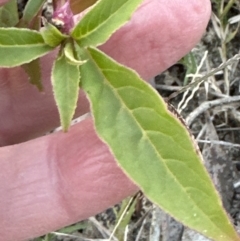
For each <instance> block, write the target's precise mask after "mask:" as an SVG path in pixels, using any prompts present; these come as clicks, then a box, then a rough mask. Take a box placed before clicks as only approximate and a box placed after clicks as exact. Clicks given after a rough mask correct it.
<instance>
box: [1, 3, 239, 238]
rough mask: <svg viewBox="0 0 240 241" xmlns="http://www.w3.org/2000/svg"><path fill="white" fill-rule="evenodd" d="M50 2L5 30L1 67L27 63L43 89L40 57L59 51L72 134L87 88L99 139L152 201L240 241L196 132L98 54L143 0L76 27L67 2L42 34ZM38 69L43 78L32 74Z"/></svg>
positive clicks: (134, 77)
mask: <svg viewBox="0 0 240 241" xmlns="http://www.w3.org/2000/svg"><path fill="white" fill-rule="evenodd" d="M43 2H44V1H36V0H32V1H29V2H28V5H27V6H26V10H25V12H24V13H23V17H22V19H21V20H20V21H19V22H18V23H15V22H14V23H13V22H12V23H8V24H6V25H5V26H4V27H2V28H1V29H0V55H1V56H6V57H5V58H1V59H0V66H3V67H9V68H11V67H15V66H19V65H22V66H23V68H24V69H25V70H26V71H27V72H28V73H29V75H30V77H31V80H32V83H34V84H35V85H37V86H38V87H39V89H41V88H42V86H41V82H40V80H41V78H40V73H41V71H40V67H39V64H38V58H39V57H42V56H44V55H45V54H47V53H49V52H50V51H52V50H53V49H55V48H57V47H59V52H58V56H57V58H56V60H55V62H54V64H53V68H52V84H53V90H54V96H55V100H56V103H57V107H58V110H59V113H60V119H61V124H62V126H63V129H64V131H67V130H68V128H69V125H70V121H71V119H72V117H73V115H74V111H75V108H76V103H77V99H78V92H79V88H82V89H83V90H84V91H85V93H86V94H87V96H88V98H89V100H90V103H91V111H92V114H93V117H94V121H95V127H96V131H97V133H98V135H99V136H100V138H101V139H102V140H103V141H104V142H105V143H106V144H107V145H108V146H109V148H110V149H111V151H112V153H113V155H114V156H115V158H116V160H117V161H118V163H119V165H120V166H121V167H122V168H123V170H124V171H125V172H126V173H127V175H128V176H129V177H130V178H131V179H132V180H133V181H134V182H135V183H136V184H137V185H139V187H140V188H141V189H142V191H143V192H144V193H145V195H146V196H147V197H148V198H149V199H150V200H152V201H153V202H155V203H156V204H158V205H159V206H160V207H162V208H163V209H164V210H165V211H167V212H169V213H170V214H171V215H173V216H174V217H175V218H176V219H178V220H180V221H181V222H183V223H184V224H185V225H188V226H189V227H191V228H193V229H196V230H198V231H199V232H201V233H203V234H204V235H206V236H208V237H210V238H212V239H215V240H219V241H220V240H239V238H238V236H237V234H236V232H235V231H234V228H233V227H232V225H231V223H230V221H229V219H228V217H227V215H226V213H225V211H224V210H223V209H222V204H221V201H220V199H219V197H218V194H217V192H216V191H215V189H214V186H213V184H212V182H211V180H210V178H209V176H208V174H207V172H206V170H205V168H204V166H203V164H202V162H201V154H200V153H199V151H198V149H197V147H196V146H195V144H194V141H193V139H192V137H191V135H190V134H189V132H188V130H187V129H186V128H185V127H184V125H183V124H182V123H181V121H180V120H179V119H178V118H177V117H176V116H174V115H173V114H172V113H171V112H170V111H169V110H168V108H167V105H166V104H165V102H164V101H163V100H162V98H161V97H160V96H159V95H158V93H157V92H156V91H155V90H153V89H152V88H151V87H150V86H149V85H148V84H146V83H145V82H144V81H143V80H142V79H141V78H140V77H139V76H138V74H137V73H135V72H134V71H133V70H131V69H128V68H126V67H124V66H122V65H120V64H119V63H117V62H116V61H114V60H113V59H111V58H110V57H108V56H106V55H105V54H104V53H103V52H101V51H100V50H99V49H97V48H96V47H97V46H98V45H100V44H102V43H104V42H105V41H106V40H107V39H108V38H109V37H110V36H111V34H112V33H113V32H114V31H115V30H116V29H117V28H119V27H120V26H122V25H123V24H124V23H125V22H126V21H127V20H128V19H129V18H130V16H131V14H132V12H133V11H134V10H135V9H136V8H137V6H138V5H139V4H140V3H141V0H121V1H120V0H119V1H115V2H113V1H112V0H101V1H99V2H98V3H97V4H96V5H95V6H94V8H92V9H91V10H90V11H89V12H88V13H87V14H86V15H85V16H84V17H83V18H82V20H81V21H80V22H79V23H78V24H77V25H76V26H74V24H73V14H72V13H71V12H70V8H69V2H66V3H65V4H64V5H63V6H61V7H60V8H59V9H58V10H57V11H56V12H55V13H54V16H53V20H52V22H48V21H46V20H44V21H43V23H44V27H43V28H41V29H40V30H38V27H37V26H39V25H38V20H39V19H38V18H37V17H36V16H37V12H38V11H39V9H40V8H41V6H42V4H43ZM10 3H11V4H12V5H10V6H9V5H7V6H5V8H3V10H2V11H3V12H4V11H5V12H6V9H7V7H8V9H11V10H9V11H16V7H15V5H14V3H15V4H16V2H14V1H11V2H9V4H10ZM65 13H66V14H65ZM2 22H3V21H2ZM13 26H18V27H13ZM30 26H31V27H32V28H33V29H35V30H33V29H29V27H30ZM33 66H34V68H33ZM33 69H34V70H35V71H37V73H38V74H39V75H38V78H33V75H31V71H32V70H33ZM36 79H37V81H36ZM173 149H174V152H173ZM146 160H149V162H151V163H149V162H147V161H146ZM169 199H174V200H175V201H174V202H170V201H169Z"/></svg>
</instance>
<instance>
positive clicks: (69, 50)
mask: <svg viewBox="0 0 240 241" xmlns="http://www.w3.org/2000/svg"><path fill="white" fill-rule="evenodd" d="M63 51H64V54H65V56H66V58H67V60H68V61H69V63H70V64H74V65H78V66H79V65H82V64H84V63H86V61H82V60H79V59H78V58H77V56H75V55H76V54H75V53H74V52H75V50H74V48H73V44H72V43H70V42H68V43H66V45H65V47H64V50H63Z"/></svg>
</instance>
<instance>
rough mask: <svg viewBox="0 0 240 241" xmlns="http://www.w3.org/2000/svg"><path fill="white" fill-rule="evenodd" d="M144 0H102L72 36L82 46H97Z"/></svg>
mask: <svg viewBox="0 0 240 241" xmlns="http://www.w3.org/2000/svg"><path fill="white" fill-rule="evenodd" d="M141 2H142V0H118V1H113V0H100V1H99V2H97V4H96V5H95V7H93V8H92V9H91V10H90V11H89V12H88V13H87V14H86V15H85V16H84V17H83V19H82V20H81V21H80V22H79V23H78V24H77V25H76V27H75V28H74V30H73V32H72V34H71V35H72V37H73V38H74V39H76V40H77V42H78V44H79V45H80V46H97V45H100V44H102V43H104V42H106V41H107V39H108V38H109V37H110V36H111V35H112V33H113V32H115V31H116V30H117V29H118V28H120V27H121V26H122V25H124V24H125V23H126V22H127V21H128V20H129V19H130V17H131V15H132V13H133V12H134V11H135V10H136V8H137V7H138V5H139V4H140V3H141Z"/></svg>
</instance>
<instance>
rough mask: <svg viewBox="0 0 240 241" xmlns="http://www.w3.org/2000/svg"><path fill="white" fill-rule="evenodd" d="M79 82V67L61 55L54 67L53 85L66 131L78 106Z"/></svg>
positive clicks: (62, 123)
mask: <svg viewBox="0 0 240 241" xmlns="http://www.w3.org/2000/svg"><path fill="white" fill-rule="evenodd" d="M79 81H80V72H79V67H78V66H77V65H73V64H71V63H69V61H68V59H67V58H66V56H65V55H64V54H61V55H60V56H59V57H58V58H57V60H56V61H55V63H54V65H53V70H52V85H53V92H54V98H55V101H56V103H57V107H58V111H59V114H60V120H61V125H62V128H63V130H64V131H67V130H68V128H69V126H70V123H71V120H72V118H73V115H74V112H75V109H76V106H77V99H78V93H79Z"/></svg>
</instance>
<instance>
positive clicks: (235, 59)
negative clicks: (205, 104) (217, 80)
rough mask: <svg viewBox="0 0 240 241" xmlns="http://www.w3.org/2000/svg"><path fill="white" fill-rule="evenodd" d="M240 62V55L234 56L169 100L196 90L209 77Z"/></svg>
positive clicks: (171, 96)
mask: <svg viewBox="0 0 240 241" xmlns="http://www.w3.org/2000/svg"><path fill="white" fill-rule="evenodd" d="M238 60H240V54H236V55H234V56H233V57H232V58H230V59H229V60H228V61H226V62H224V63H222V64H220V65H219V66H218V67H217V68H215V69H213V70H211V71H210V72H209V73H207V74H206V75H205V76H203V77H201V78H198V79H197V80H196V81H194V82H192V83H190V84H188V85H186V86H184V87H183V88H181V89H180V90H179V91H177V92H175V93H173V94H171V95H170V96H169V97H168V100H167V101H169V100H171V99H173V98H175V97H176V96H177V95H179V94H181V93H182V92H184V91H186V90H188V89H192V88H194V87H195V86H196V85H198V84H199V83H201V82H203V81H206V80H207V79H208V78H209V77H211V76H212V75H215V74H216V73H217V72H218V71H220V70H222V69H224V68H226V67H227V66H228V65H231V64H233V63H234V62H236V61H238Z"/></svg>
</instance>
